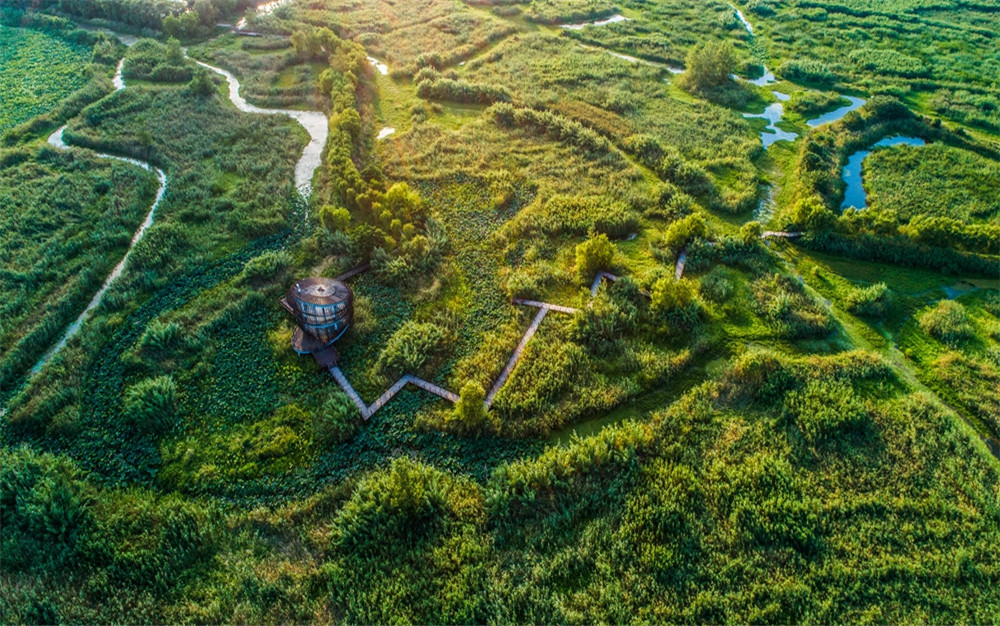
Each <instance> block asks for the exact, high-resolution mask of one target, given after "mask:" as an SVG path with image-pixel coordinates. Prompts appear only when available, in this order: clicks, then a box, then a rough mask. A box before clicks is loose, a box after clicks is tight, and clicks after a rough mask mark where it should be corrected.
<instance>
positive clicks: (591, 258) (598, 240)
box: [576, 233, 615, 285]
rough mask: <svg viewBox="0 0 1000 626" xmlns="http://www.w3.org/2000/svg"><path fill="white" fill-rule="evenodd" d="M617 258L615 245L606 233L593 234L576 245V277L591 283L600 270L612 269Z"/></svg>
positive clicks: (584, 282)
mask: <svg viewBox="0 0 1000 626" xmlns="http://www.w3.org/2000/svg"><path fill="white" fill-rule="evenodd" d="M614 258H615V246H614V245H613V244H612V243H611V241H610V240H608V236H607V235H605V234H604V233H598V234H596V235H593V236H592V237H590V238H589V239H587V240H586V241H584V242H583V243H581V244H579V245H577V246H576V278H577V280H579V281H580V282H581V283H583V284H585V285H586V284H590V282H591V281H593V280H594V276H595V275H596V274H597V272H598V270H604V269H610V268H611V264H612V262H613V261H614Z"/></svg>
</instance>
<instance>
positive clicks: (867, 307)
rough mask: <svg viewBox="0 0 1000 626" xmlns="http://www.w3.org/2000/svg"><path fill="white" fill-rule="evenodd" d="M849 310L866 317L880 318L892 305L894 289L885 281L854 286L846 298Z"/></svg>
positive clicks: (845, 302)
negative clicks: (864, 285) (865, 285)
mask: <svg viewBox="0 0 1000 626" xmlns="http://www.w3.org/2000/svg"><path fill="white" fill-rule="evenodd" d="M844 304H845V306H846V308H847V310H848V311H850V312H851V313H854V314H855V315H862V316H864V317H872V318H876V319H877V318H880V317H882V316H883V315H885V313H886V310H887V309H888V308H889V307H890V306H891V305H892V291H890V290H889V287H888V286H887V285H886V284H885V283H875V284H874V285H869V286H867V287H854V288H852V289H851V290H850V291H849V292H848V293H847V295H846V297H845V298H844Z"/></svg>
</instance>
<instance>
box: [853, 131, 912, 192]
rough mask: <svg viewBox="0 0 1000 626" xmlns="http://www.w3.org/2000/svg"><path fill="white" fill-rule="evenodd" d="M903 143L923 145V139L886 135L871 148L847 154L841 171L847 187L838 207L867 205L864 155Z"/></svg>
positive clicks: (906, 144) (902, 144)
mask: <svg viewBox="0 0 1000 626" xmlns="http://www.w3.org/2000/svg"><path fill="white" fill-rule="evenodd" d="M904 145H905V146H922V145H924V140H923V139H920V138H919V137H900V136H898V135H897V136H895V137H886V138H885V139H882V140H881V141H878V142H876V143H875V144H874V145H872V147H871V148H868V149H867V150H858V151H857V152H855V153H854V154H852V155H851V156H849V157H848V158H847V165H845V166H844V169H843V171H842V173H841V176H842V178H843V179H844V182H845V183H847V189H845V190H844V201H843V202H841V203H840V208H841V209H846V208H848V207H854V208H856V209H863V208H865V207H867V206H868V197H867V195H866V194H865V187H864V185H863V184H862V180H861V173H862V164H863V163H864V160H865V157H867V156H868V155H869V154H871V151H872V150H873V149H875V148H887V147H890V146H904Z"/></svg>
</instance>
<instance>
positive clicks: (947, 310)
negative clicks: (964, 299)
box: [919, 300, 973, 344]
mask: <svg viewBox="0 0 1000 626" xmlns="http://www.w3.org/2000/svg"><path fill="white" fill-rule="evenodd" d="M919 319H920V327H921V328H923V329H924V331H925V332H926V333H927V334H929V335H930V336H932V337H934V338H935V339H938V340H939V341H943V342H945V343H948V344H956V343H958V342H960V341H962V340H964V339H968V338H970V337H972V335H973V330H972V325H971V324H970V323H969V316H968V315H967V314H966V312H965V307H964V306H962V305H961V304H960V303H958V302H955V301H954V300H941V301H940V302H938V303H937V305H936V306H934V307H933V308H930V309H928V310H926V311H924V312H923V313H922V314H921V315H920V318H919Z"/></svg>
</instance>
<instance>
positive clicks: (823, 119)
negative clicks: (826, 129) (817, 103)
mask: <svg viewBox="0 0 1000 626" xmlns="http://www.w3.org/2000/svg"><path fill="white" fill-rule="evenodd" d="M841 98H847V100H848V101H849V102H850V104H848V105H845V106H842V107H840V108H839V109H834V110H832V111H830V112H829V113H824V114H823V115H820V116H819V117H817V118H814V119H811V120H806V124H807V125H809V126H810V127H812V128H816V127H817V126H822V125H823V124H829V123H831V122H836V121H837V120H839V119H840V118H842V117H844V116H845V115H847V114H848V113H850V112H851V111H856V110H858V109H860V108H861V107H863V106H864V105H865V102H867V100H865V99H864V98H855V97H854V96H843V95H842V96H841Z"/></svg>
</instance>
